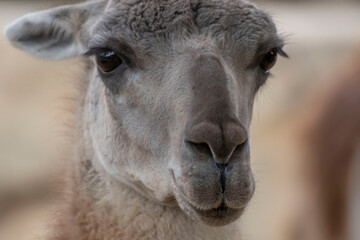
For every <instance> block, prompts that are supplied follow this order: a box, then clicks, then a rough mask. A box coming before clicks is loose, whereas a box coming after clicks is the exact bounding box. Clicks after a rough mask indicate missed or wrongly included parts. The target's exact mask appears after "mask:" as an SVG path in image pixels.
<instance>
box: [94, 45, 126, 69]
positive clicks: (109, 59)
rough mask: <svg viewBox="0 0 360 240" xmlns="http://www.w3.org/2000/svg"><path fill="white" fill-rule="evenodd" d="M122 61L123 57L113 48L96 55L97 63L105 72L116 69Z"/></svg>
mask: <svg viewBox="0 0 360 240" xmlns="http://www.w3.org/2000/svg"><path fill="white" fill-rule="evenodd" d="M122 62H123V61H122V60H121V58H120V57H119V56H118V55H117V54H116V53H115V52H114V51H111V50H106V51H103V52H100V53H99V54H97V55H96V63H97V65H98V67H99V68H100V69H101V70H102V71H103V72H105V73H108V72H111V71H113V70H115V69H116V68H117V67H118V66H120V65H121V64H122Z"/></svg>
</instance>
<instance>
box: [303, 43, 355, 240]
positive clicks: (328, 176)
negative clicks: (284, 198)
mask: <svg viewBox="0 0 360 240" xmlns="http://www.w3.org/2000/svg"><path fill="white" fill-rule="evenodd" d="M304 111H306V112H307V113H305V114H307V115H309V116H312V117H311V118H310V119H308V120H307V121H306V124H305V127H304V129H302V130H304V135H303V141H304V145H303V147H304V150H305V152H306V154H305V159H304V166H305V168H304V170H305V171H304V173H303V176H302V177H303V178H304V180H305V181H306V182H305V185H306V187H307V188H308V191H309V192H308V193H309V196H310V199H311V200H310V203H309V204H310V206H309V207H310V208H311V205H312V207H313V208H312V209H316V211H317V212H316V213H315V214H314V213H313V215H312V217H314V218H315V221H314V219H312V220H311V221H310V222H311V223H312V224H315V227H314V226H313V227H311V229H312V230H311V231H312V232H311V231H310V232H309V228H306V230H305V231H307V232H306V233H302V234H301V235H302V237H301V238H300V237H299V239H314V240H315V239H316V240H320V238H321V239H324V240H343V239H349V238H348V236H347V235H348V234H347V230H348V225H350V224H351V223H349V222H347V219H348V218H349V217H348V212H351V211H352V210H351V209H350V210H349V211H348V208H349V205H348V202H349V196H350V195H351V193H350V192H349V189H350V187H351V186H350V185H351V182H350V173H351V168H352V166H354V164H355V163H354V161H355V154H356V152H357V151H358V149H359V147H360V49H359V51H357V52H356V53H355V54H354V57H353V58H351V60H350V61H347V62H346V64H345V66H343V67H342V69H341V70H339V71H338V73H337V74H336V75H335V82H334V84H333V85H332V86H330V87H329V88H326V89H325V90H323V91H320V92H319V93H318V94H317V96H315V97H314V98H313V99H312V100H311V101H310V102H309V103H308V104H307V105H306V107H305V109H304ZM304 111H303V112H302V113H304ZM300 115H301V114H300ZM357 160H359V159H357ZM357 174H359V173H357ZM304 221H307V220H306V219H305V220H304ZM316 225H317V226H316ZM303 234H304V235H303ZM358 237H359V238H360V236H358ZM359 238H358V239H359Z"/></svg>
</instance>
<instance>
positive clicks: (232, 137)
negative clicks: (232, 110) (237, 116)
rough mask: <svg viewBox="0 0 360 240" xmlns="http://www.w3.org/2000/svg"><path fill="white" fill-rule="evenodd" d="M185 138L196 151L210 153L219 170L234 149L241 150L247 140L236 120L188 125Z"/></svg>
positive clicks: (244, 131)
mask: <svg viewBox="0 0 360 240" xmlns="http://www.w3.org/2000/svg"><path fill="white" fill-rule="evenodd" d="M185 138H186V141H187V143H189V144H190V145H191V146H192V147H193V149H195V150H196V151H199V152H203V153H204V152H205V153H207V154H208V155H211V157H212V158H213V159H214V161H215V163H216V164H217V166H218V168H219V169H220V170H221V169H223V166H224V165H226V164H227V163H228V161H229V160H230V158H231V156H232V154H233V153H234V151H235V150H239V151H241V149H242V147H243V146H244V143H245V142H246V141H247V132H246V129H245V128H244V127H243V125H242V124H241V123H240V122H239V121H237V120H230V121H226V122H222V123H221V124H215V123H213V122H208V121H202V122H200V123H197V124H192V125H190V126H188V127H187V130H186V133H185Z"/></svg>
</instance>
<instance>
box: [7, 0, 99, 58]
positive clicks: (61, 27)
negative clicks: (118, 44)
mask: <svg viewBox="0 0 360 240" xmlns="http://www.w3.org/2000/svg"><path fill="white" fill-rule="evenodd" d="M105 5H106V1H104V0H97V1H92V2H85V3H82V4H78V5H69V6H63V7H57V8H53V9H50V10H46V11H41V12H35V13H31V14H27V15H25V16H23V17H21V18H19V19H18V20H16V21H14V22H13V23H11V24H10V25H8V26H7V27H6V29H5V35H6V37H7V38H8V39H9V41H10V42H11V43H12V44H13V45H14V46H15V47H17V48H20V49H22V50H24V51H25V52H27V53H30V54H31V55H34V56H35V57H39V58H43V59H49V60H59V59H65V58H71V57H76V56H79V55H81V54H83V53H84V51H85V44H86V41H87V39H88V38H89V37H88V36H89V32H90V28H91V27H92V25H93V24H94V23H95V21H96V20H97V19H98V17H99V16H100V14H101V13H102V11H103V10H104V8H105Z"/></svg>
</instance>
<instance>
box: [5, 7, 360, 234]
mask: <svg viewBox="0 0 360 240" xmlns="http://www.w3.org/2000/svg"><path fill="white" fill-rule="evenodd" d="M254 2H256V3H257V4H258V5H259V6H260V7H262V8H263V9H265V10H266V11H267V12H269V13H270V14H271V15H272V16H273V18H274V20H275V22H276V23H277V25H278V29H279V32H280V33H281V34H282V35H283V36H285V37H286V39H287V43H288V44H287V45H286V47H285V50H286V52H287V53H288V54H289V55H290V59H279V61H278V63H277V65H276V67H275V68H274V70H273V77H272V78H271V79H270V80H269V81H268V83H267V85H266V87H264V88H263V89H262V90H261V92H260V94H259V96H258V97H257V102H256V105H255V108H254V119H253V127H252V163H253V169H254V172H255V178H256V182H257V190H256V194H255V196H254V198H253V200H252V202H251V205H250V207H249V208H248V210H247V212H246V214H245V215H244V217H243V218H242V220H241V225H242V228H243V232H244V239H246V240H263V239H268V240H282V239H283V240H302V239H304V240H307V239H309V240H310V239H314V240H320V239H321V237H316V234H320V235H321V234H323V232H326V231H327V230H326V226H325V227H324V225H326V223H322V220H321V217H319V216H318V215H321V211H320V210H319V205H320V206H322V205H326V203H322V202H321V199H322V198H321V197H319V198H317V197H314V196H317V194H318V193H317V191H318V192H321V191H319V189H317V188H316V187H312V185H315V186H317V185H318V184H316V181H319V182H321V180H318V179H317V175H318V174H317V173H318V172H316V170H314V171H312V169H316V167H317V168H319V169H322V165H321V164H325V165H326V161H323V163H321V164H320V165H319V164H317V163H316V161H317V160H316V157H313V155H314V154H311V153H309V152H311V151H312V150H310V149H311V147H309V145H311V146H314V145H315V146H316V144H313V143H312V141H313V137H312V135H311V134H306V132H307V131H308V132H314V131H315V132H316V129H318V127H316V126H317V125H316V124H320V125H324V124H322V123H318V122H317V121H321V120H319V119H321V118H320V117H318V116H319V115H321V112H322V111H323V109H326V106H327V102H329V101H328V100H327V99H332V97H331V94H332V92H336V90H334V89H341V86H342V85H343V82H346V81H347V80H346V79H347V78H351V77H352V75H351V74H352V73H351V72H354V71H355V72H356V70H358V69H360V57H359V56H360V1H345V0H338V1H335V0H334V1H320V0H319V1H310V0H309V1H300V0H298V1H254ZM63 3H71V1H58V0H55V1H0V29H4V27H5V25H6V24H8V23H10V22H11V21H13V20H14V19H16V18H17V17H19V16H21V15H23V14H25V13H28V12H32V11H37V10H43V9H47V8H48V7H51V6H57V5H61V4H63ZM0 56H1V57H0V239H1V240H20V239H21V240H27V239H29V240H30V239H38V238H39V237H40V236H41V232H42V227H43V226H42V223H43V222H44V221H46V219H47V218H49V216H50V217H51V214H49V213H50V210H51V209H52V207H53V199H54V198H56V196H55V195H54V194H53V193H51V189H53V187H54V182H56V179H54V177H53V176H54V175H55V174H54V173H56V172H61V162H62V161H65V159H66V158H67V155H68V154H69V151H70V150H71V141H70V138H69V135H70V134H69V131H70V130H69V129H71V126H72V117H73V115H72V111H71V109H72V103H73V101H72V100H73V99H74V98H75V97H76V94H77V90H76V89H75V86H76V84H75V82H76V79H77V76H79V74H80V72H81V66H82V65H81V63H80V61H79V60H78V59H75V60H69V61H61V62H46V61H42V60H37V59H34V58H32V57H30V56H28V55H26V54H25V53H23V52H21V51H19V50H17V49H15V48H13V47H12V46H11V45H10V44H9V43H8V42H7V41H6V40H5V37H4V36H3V35H0ZM356 61H357V65H356ZM354 62H355V63H354ZM348 75H351V76H350V77H349V76H348ZM358 78H359V75H358ZM344 79H345V80H344ZM358 80H359V79H358ZM334 86H335V87H334ZM357 86H359V84H358V85H357ZM354 88H355V87H354ZM357 93H359V95H360V89H357ZM345 95H346V94H345ZM355 99H356V98H355ZM358 99H359V98H358ZM350 103H353V104H352V105H351V104H350V105H351V106H348V105H349V104H348V105H344V107H345V108H348V112H350V114H348V115H344V118H352V115H351V113H352V111H353V110H352V109H351V107H353V108H354V112H355V110H356V109H360V101H359V102H356V100H355V102H351V101H350ZM339 114H341V113H339ZM335 115H336V114H335ZM339 124H341V122H339ZM347 124H348V123H347ZM348 125H349V124H348ZM349 126H350V125H349ZM354 131H355V129H354ZM334 132H336V131H334ZM350 132H351V131H350ZM319 134H321V133H319ZM358 136H359V135H358ZM329 138H331V133H330V135H329ZM324 139H325V141H326V139H327V137H325V138H324ZM354 139H355V140H354ZM354 139H353V140H352V141H356V139H357V141H359V138H354ZM339 141H340V140H339ZM359 146H360V144H359ZM319 148H320V147H319ZM331 148H332V147H331V146H329V149H327V150H329V151H331ZM317 150H318V149H317V148H315V152H316V151H317ZM354 159H355V157H354ZM358 160H359V157H358ZM335 162H336V161H335ZM333 164H334V166H335V168H336V163H333ZM338 164H339V166H340V167H339V169H341V166H342V165H344V164H343V163H342V161H341V160H340V161H339V163H338ZM355 165H356V164H354V165H353V166H355ZM357 166H359V164H358V165H357ZM349 168H350V169H353V168H354V167H349ZM325 171H326V170H325ZM328 171H329V173H332V172H331V171H333V170H331V169H329V170H328ZM320 172H321V171H320ZM334 172H335V173H336V171H334ZM348 172H351V171H348ZM348 172H346V174H345V176H346V179H348V178H349V179H350V175H351V174H350V173H348ZM352 172H354V173H355V174H353V175H354V176H355V177H354V176H351V179H353V178H356V171H352ZM359 172H360V170H359ZM314 175H315V176H314ZM339 175H341V173H339ZM348 176H349V177H348ZM334 178H335V179H336V174H335V176H334ZM309 179H310V180H309ZM325 179H326V178H325ZM309 182H310V184H309ZM313 182H315V183H314V184H312V183H313ZM323 182H324V181H323ZM325 182H326V181H325ZM337 182H338V181H337ZM345 182H346V184H344V185H342V186H340V187H339V188H340V189H341V188H343V189H345V188H346V189H348V188H349V189H353V190H354V191H350V192H351V193H352V194H350V195H352V196H355V195H356V193H354V192H356V190H357V189H359V188H360V186H359V185H357V184H348V182H351V180H346V181H345ZM330 184H331V183H330V182H329V184H328V185H329V186H328V185H326V183H325V184H323V185H319V186H321V187H320V189H326V188H332V185H330ZM344 192H346V191H344ZM336 194H340V193H335V195H334V196H335V197H334V198H338V196H337V195H336ZM318 195H321V194H318ZM347 195H349V194H347ZM315 198H316V200H314V199H315ZM319 199H320V200H319ZM345 199H347V200H346V201H347V202H350V200H349V201H348V198H347V197H346V198H345ZM353 202H354V201H353ZM336 204H338V203H337V202H336V201H335V202H334V204H333V205H331V208H330V211H332V210H334V211H337V208H340V206H337V205H336ZM353 205H356V204H353ZM346 206H348V205H346ZM346 209H347V210H344V211H345V212H350V214H348V215H354V216H352V218H353V219H356V218H357V219H358V216H356V215H355V214H352V213H353V212H354V211H355V210H353V209H351V208H349V207H347V208H346ZM348 209H350V210H348ZM318 212H319V213H318ZM339 218H340V217H339ZM345 218H346V219H348V217H345ZM349 218H350V217H349ZM335 222H336V221H335ZM354 222H355V224H354ZM356 223H357V224H360V223H359V222H356V221H353V222H351V221H349V222H347V223H346V224H345V228H346V229H350V227H349V226H351V225H354V226H355V228H356ZM337 224H338V225H342V224H343V223H341V221H339V223H337ZM340 228H341V227H340ZM319 229H322V230H319ZM339 231H341V230H339ZM346 231H347V230H346ZM346 231H345V232H346ZM325 235H326V234H325V233H324V236H325ZM314 236H315V237H314ZM325 239H329V238H326V237H325ZM344 239H345V238H344ZM353 239H354V240H355V239H360V238H353Z"/></svg>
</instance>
